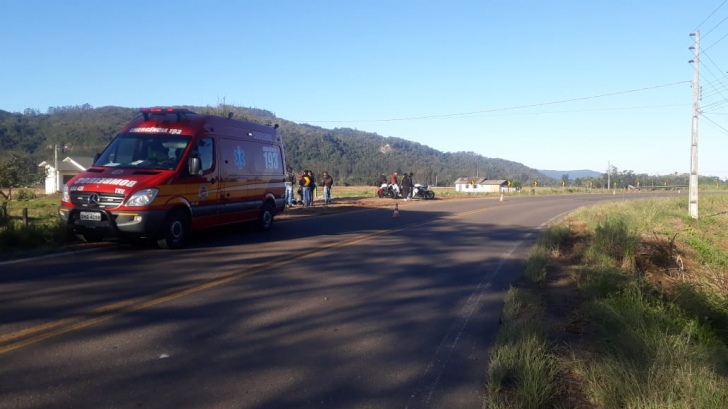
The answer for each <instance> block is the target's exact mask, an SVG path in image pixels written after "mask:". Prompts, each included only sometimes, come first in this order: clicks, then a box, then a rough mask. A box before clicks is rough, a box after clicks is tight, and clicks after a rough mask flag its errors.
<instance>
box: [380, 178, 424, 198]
mask: <svg viewBox="0 0 728 409" xmlns="http://www.w3.org/2000/svg"><path fill="white" fill-rule="evenodd" d="M413 177H414V173H412V172H410V173H407V172H405V173H403V174H402V179H401V181H400V180H399V176H398V175H397V172H394V173H392V175H391V176H390V177H389V184H390V185H391V186H392V189H394V191H395V192H397V195H399V194H401V195H402V196H403V197H404V200H405V201H407V200H410V199H411V198H412V196H413V194H414V186H415V184H414V181H413V179H412V178H413ZM376 185H377V186H381V187H386V186H387V175H385V174H384V172H382V174H381V175H379V179H377V184H376ZM400 185H401V186H402V189H401V192H400Z"/></svg>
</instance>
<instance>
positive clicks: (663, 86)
mask: <svg viewBox="0 0 728 409" xmlns="http://www.w3.org/2000/svg"><path fill="white" fill-rule="evenodd" d="M727 1H728V0H727ZM690 82H691V81H678V82H673V83H669V84H662V85H655V86H652V87H644V88H636V89H631V90H627V91H618V92H611V93H607V94H599V95H592V96H588V97H579V98H571V99H564V100H559V101H551V102H541V103H538V104H528V105H519V106H514V107H507V108H495V109H486V110H481V111H471V112H461V113H455V114H440V115H428V116H414V117H403V118H387V119H356V120H317V121H296V122H300V123H332V122H366V123H371V122H396V121H417V120H422V119H434V118H449V117H458V116H470V115H475V114H485V113H491V112H501V111H512V110H516V109H524V108H534V107H540V106H546V105H556V104H564V103H567V102H575V101H585V100H589V99H597V98H604V97H611V96H615V95H621V94H629V93H633V92H640V91H648V90H652V89H657V88H665V87H671V86H675V85H680V84H687V83H690Z"/></svg>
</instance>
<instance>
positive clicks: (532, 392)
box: [486, 288, 557, 409]
mask: <svg viewBox="0 0 728 409" xmlns="http://www.w3.org/2000/svg"><path fill="white" fill-rule="evenodd" d="M541 309H542V306H541V303H540V300H539V299H538V297H535V296H533V295H532V294H530V293H528V292H524V291H521V290H519V289H518V288H511V289H510V290H509V291H508V293H507V294H506V300H505V306H504V309H503V315H502V317H501V323H502V325H501V328H500V330H499V331H498V336H497V339H496V344H495V346H494V347H493V348H491V352H490V360H489V366H488V380H487V385H486V387H487V389H488V391H489V393H488V395H487V401H488V404H489V406H490V407H491V408H524V409H529V408H542V407H545V406H546V405H548V404H550V403H551V402H552V401H553V399H554V397H555V396H556V394H557V389H556V388H557V385H556V383H555V382H554V378H555V376H556V374H557V368H556V366H555V364H554V359H553V357H552V355H551V351H550V350H551V347H550V346H549V343H548V341H547V339H546V334H545V331H544V328H543V325H541V323H540V321H539V320H538V319H536V317H538V316H540V314H541Z"/></svg>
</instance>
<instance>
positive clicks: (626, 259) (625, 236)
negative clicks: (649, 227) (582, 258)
mask: <svg viewBox="0 0 728 409" xmlns="http://www.w3.org/2000/svg"><path fill="white" fill-rule="evenodd" d="M640 243H641V239H640V236H639V235H638V234H637V233H636V232H635V231H634V230H633V229H631V228H630V227H629V225H628V223H627V221H626V220H625V219H623V218H620V217H610V218H608V219H607V220H605V221H603V222H600V223H599V225H598V226H597V227H596V228H595V229H594V239H593V242H592V246H591V249H590V250H591V252H592V253H596V254H602V255H606V256H608V257H609V258H611V259H613V260H616V261H617V262H621V264H622V267H623V268H626V269H628V270H634V265H635V255H636V254H637V249H638V248H639V245H640ZM596 254H592V255H596Z"/></svg>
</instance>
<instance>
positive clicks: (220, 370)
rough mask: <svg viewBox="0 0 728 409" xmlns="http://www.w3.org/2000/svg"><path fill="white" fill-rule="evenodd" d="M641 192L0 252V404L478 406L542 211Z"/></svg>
mask: <svg viewBox="0 0 728 409" xmlns="http://www.w3.org/2000/svg"><path fill="white" fill-rule="evenodd" d="M644 196H646V195H644V194H643V195H641V196H640V195H639V194H631V195H626V196H625V195H616V196H615V195H608V194H606V195H604V194H592V195H564V196H540V197H521V198H508V199H507V200H506V201H503V202H501V201H499V200H498V198H495V199H494V198H482V199H471V200H450V201H429V202H409V203H406V204H405V203H402V202H400V207H399V210H400V217H399V218H394V217H392V216H393V211H392V209H388V208H386V209H385V208H381V209H372V210H365V211H359V212H352V213H344V214H336V215H330V216H324V217H318V218H308V219H300V220H291V221H286V222H282V223H278V224H276V225H275V226H274V228H273V230H272V231H270V232H268V233H258V232H255V231H253V230H252V229H250V228H249V227H247V226H245V227H241V226H237V227H235V228H227V229H217V230H214V231H208V232H206V233H205V234H204V235H202V237H201V238H199V239H197V240H195V241H194V242H193V243H191V245H190V246H189V247H188V248H186V249H184V250H180V251H169V250H156V249H151V248H141V247H132V246H121V245H119V246H112V247H111V248H105V249H98V250H93V251H83V252H76V253H73V254H67V255H63V256H53V257H47V258H40V259H35V260H28V261H25V262H15V263H10V264H0V408H480V407H481V406H482V400H483V394H484V386H483V385H484V380H485V369H486V364H487V356H488V355H487V354H488V347H489V345H490V344H491V343H492V341H493V339H494V336H495V333H496V331H497V329H498V319H499V316H500V311H501V307H502V303H503V297H504V295H505V293H506V291H507V289H508V287H509V285H510V284H511V283H512V282H513V281H514V280H515V279H516V278H517V276H518V274H519V272H520V270H521V268H522V264H523V261H524V260H525V258H526V256H527V254H528V250H529V247H530V246H531V245H532V244H533V241H534V240H535V239H536V238H537V236H538V231H539V228H540V227H541V226H543V225H544V223H546V222H548V221H549V220H552V219H554V218H556V217H559V216H562V215H564V214H565V213H566V212H568V211H571V210H572V209H575V208H577V207H579V206H583V205H589V204H593V203H596V202H599V201H606V200H625V199H633V198H637V197H644Z"/></svg>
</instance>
